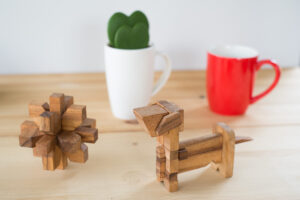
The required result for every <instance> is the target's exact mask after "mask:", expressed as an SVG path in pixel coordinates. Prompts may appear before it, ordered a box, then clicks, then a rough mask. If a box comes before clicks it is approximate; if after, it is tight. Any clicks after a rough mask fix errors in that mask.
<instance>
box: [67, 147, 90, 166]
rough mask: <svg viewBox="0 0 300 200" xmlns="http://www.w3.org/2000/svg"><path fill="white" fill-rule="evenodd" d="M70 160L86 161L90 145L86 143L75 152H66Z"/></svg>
mask: <svg viewBox="0 0 300 200" xmlns="http://www.w3.org/2000/svg"><path fill="white" fill-rule="evenodd" d="M66 155H67V156H68V158H69V160H70V161H72V162H78V163H85V162H86V161H87V160H88V146H87V145H86V144H84V143H82V144H81V145H80V148H79V149H78V150H77V151H76V152H74V153H66Z"/></svg>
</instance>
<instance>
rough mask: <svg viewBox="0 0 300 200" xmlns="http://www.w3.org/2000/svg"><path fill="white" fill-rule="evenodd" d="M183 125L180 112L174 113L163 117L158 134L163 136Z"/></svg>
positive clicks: (157, 130)
mask: <svg viewBox="0 0 300 200" xmlns="http://www.w3.org/2000/svg"><path fill="white" fill-rule="evenodd" d="M181 124H182V119H181V118H180V113H179V112H173V113H170V114H168V115H166V116H164V117H163V119H162V120H161V121H160V123H159V125H158V126H157V128H156V134H157V135H162V134H164V133H167V132H168V130H171V129H173V128H176V127H178V126H180V125H181Z"/></svg>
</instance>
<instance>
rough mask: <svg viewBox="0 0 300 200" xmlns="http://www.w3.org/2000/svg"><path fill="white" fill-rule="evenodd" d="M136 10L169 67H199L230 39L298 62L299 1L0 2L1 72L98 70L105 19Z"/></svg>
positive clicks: (283, 60) (270, 55) (292, 63)
mask: <svg viewBox="0 0 300 200" xmlns="http://www.w3.org/2000/svg"><path fill="white" fill-rule="evenodd" d="M136 9H140V10H142V11H144V12H145V13H146V15H147V16H148V18H149V21H150V37H151V41H152V42H153V43H154V44H155V45H156V47H157V49H159V50H161V51H164V52H166V53H167V54H168V55H169V56H170V57H171V59H172V62H173V66H174V68H175V69H200V68H205V63H206V50H207V49H208V48H209V47H211V46H214V45H216V44H228V43H229V44H245V45H250V46H252V47H254V48H256V49H257V50H258V51H259V52H260V53H261V55H262V58H274V59H276V60H277V62H279V64H280V65H282V66H296V65H300V1H297V0H223V1H221V0H219V1H217V0H170V1H163V0H143V1H142V0H102V1H101V0H0V74H14V73H17V74H19V73H61V72H94V71H103V70H104V60H103V45H104V44H105V43H106V42H107V35H106V26H107V21H108V19H109V17H110V16H111V15H112V14H113V13H114V12H116V11H123V12H124V13H126V14H130V13H131V12H132V11H134V10H136ZM160 64H161V63H160Z"/></svg>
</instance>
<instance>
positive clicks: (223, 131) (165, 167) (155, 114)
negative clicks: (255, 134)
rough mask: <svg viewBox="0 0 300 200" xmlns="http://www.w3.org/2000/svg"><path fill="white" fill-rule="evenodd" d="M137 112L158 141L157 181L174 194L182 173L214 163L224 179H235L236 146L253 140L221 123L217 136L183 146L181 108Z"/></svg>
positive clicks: (215, 131)
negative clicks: (233, 177) (180, 135)
mask: <svg viewBox="0 0 300 200" xmlns="http://www.w3.org/2000/svg"><path fill="white" fill-rule="evenodd" d="M133 111H134V114H135V116H136V119H137V120H138V122H139V123H140V124H141V125H142V126H143V128H144V129H145V130H146V131H147V132H148V133H149V135H150V136H151V137H157V147H156V177H157V180H158V181H160V182H163V183H164V185H165V187H166V188H167V189H168V191H170V192H175V191H177V190H178V180H177V174H178V173H183V172H187V171H190V170H194V169H198V168H201V167H204V166H206V165H208V164H210V163H212V166H213V167H214V168H215V169H216V170H217V171H219V172H220V173H221V175H222V176H223V177H225V178H229V177H231V176H232V174H233V164H234V162H233V161H234V149H235V144H238V143H242V142H247V141H250V140H251V138H249V137H236V136H235V134H234V131H233V130H232V129H231V128H230V127H229V126H227V125H226V124H224V123H217V124H216V125H215V126H214V127H213V134H210V135H207V136H203V137H199V138H193V139H191V140H186V141H181V142H180V141H179V132H181V131H183V121H184V114H183V113H184V112H183V109H181V108H179V107H178V106H177V105H175V104H173V103H170V102H168V101H164V100H162V101H158V102H156V103H155V104H153V105H150V106H146V107H141V108H136V109H134V110H133Z"/></svg>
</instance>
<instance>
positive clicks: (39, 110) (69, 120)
mask: <svg viewBox="0 0 300 200" xmlns="http://www.w3.org/2000/svg"><path fill="white" fill-rule="evenodd" d="M28 108H29V116H30V118H31V119H32V120H26V121H24V122H23V123H22V124H21V134H20V136H19V144H20V146H21V147H29V148H33V155H34V156H37V157H42V162H43V168H44V169H45V170H55V169H65V168H66V167H67V165H68V160H70V161H72V162H78V163H85V162H86V161H87V159H88V147H87V145H86V144H85V143H95V142H96V141H97V139H98V129H96V120H95V119H91V118H87V116H86V115H87V114H86V106H83V105H76V104H73V97H72V96H65V95H64V94H62V93H54V94H52V95H51V96H50V98H49V104H48V103H47V102H31V103H30V104H29V106H28Z"/></svg>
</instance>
